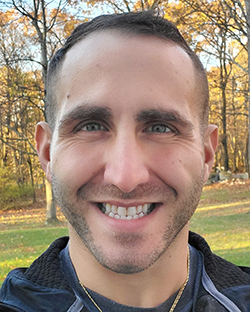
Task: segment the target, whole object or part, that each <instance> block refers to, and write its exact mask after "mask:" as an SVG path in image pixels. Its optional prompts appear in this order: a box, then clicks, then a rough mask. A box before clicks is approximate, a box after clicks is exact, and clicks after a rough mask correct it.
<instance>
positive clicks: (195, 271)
mask: <svg viewBox="0 0 250 312" xmlns="http://www.w3.org/2000/svg"><path fill="white" fill-rule="evenodd" d="M189 248H190V275H189V281H188V283H187V285H186V287H185V289H184V291H183V293H182V296H181V298H180V300H179V302H178V304H177V306H176V308H175V312H178V311H181V312H188V311H191V310H192V305H193V301H194V302H196V300H197V294H198V290H199V288H200V287H201V276H202V265H203V260H202V255H201V254H200V253H199V252H198V251H197V250H196V249H195V248H193V247H192V246H189ZM60 257H61V265H62V270H63V272H64V274H65V276H66V278H67V280H68V283H69V285H70V286H71V287H72V288H73V289H74V290H75V292H76V294H77V295H78V296H79V297H80V298H81V299H82V300H83V302H84V305H85V306H86V307H87V308H88V309H89V310H90V311H97V308H96V307H95V306H94V304H93V303H92V301H91V300H90V299H89V297H88V296H87V295H86V293H85V291H84V290H83V289H82V287H81V285H80V284H79V280H78V278H77V275H76V272H75V269H74V267H73V264H72V262H71V259H70V256H69V250H68V246H67V247H66V248H65V249H63V250H62V251H61V254H60ZM87 291H88V292H89V294H90V295H91V297H92V298H93V299H94V301H95V302H96V303H97V305H98V306H99V307H100V308H101V309H102V310H103V311H109V312H142V311H143V312H165V311H169V310H170V308H171V306H172V304H173V303H174V300H175V298H176V295H177V293H175V294H174V295H172V296H171V297H170V298H168V299H167V300H166V301H165V302H163V303H162V304H160V305H159V306H157V307H154V308H138V307H131V306H127V305H122V304H120V303H117V302H115V301H112V300H110V299H108V298H106V297H103V296H102V295H100V294H98V293H96V292H94V291H92V290H91V289H88V288H87Z"/></svg>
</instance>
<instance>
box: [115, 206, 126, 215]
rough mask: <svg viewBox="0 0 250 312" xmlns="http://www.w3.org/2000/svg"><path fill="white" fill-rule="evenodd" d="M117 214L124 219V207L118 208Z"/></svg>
mask: <svg viewBox="0 0 250 312" xmlns="http://www.w3.org/2000/svg"><path fill="white" fill-rule="evenodd" d="M117 213H118V215H119V216H121V217H126V215H127V209H126V208H125V207H118V209H117Z"/></svg>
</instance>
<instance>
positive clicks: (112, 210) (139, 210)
mask: <svg viewBox="0 0 250 312" xmlns="http://www.w3.org/2000/svg"><path fill="white" fill-rule="evenodd" d="M156 205H157V204H156V203H150V204H144V205H138V206H131V207H120V206H116V205H111V204H109V203H98V204H97V206H98V208H99V209H100V210H101V211H102V212H103V213H104V214H106V215H107V216H109V217H110V218H115V219H120V220H136V219H139V218H142V217H144V216H146V215H148V214H150V213H151V212H152V211H153V210H154V209H155V207H156Z"/></svg>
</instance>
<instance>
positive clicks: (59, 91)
mask: <svg viewBox="0 0 250 312" xmlns="http://www.w3.org/2000/svg"><path fill="white" fill-rule="evenodd" d="M46 103H47V106H46V115H47V121H48V123H45V122H41V123H39V124H38V126H37V130H36V142H37V152H38V156H39V158H40V161H41V165H42V167H43V169H44V171H45V173H46V175H47V178H48V180H49V181H51V182H52V185H53V190H54V194H55V196H56V199H57V201H58V203H59V205H60V207H61V209H62V211H63V213H64V214H65V216H66V218H67V220H68V222H69V237H70V239H69V241H68V238H60V239H59V240H57V241H55V242H54V243H53V244H52V245H51V246H50V248H49V249H48V250H47V251H46V252H45V253H44V254H43V255H42V256H41V257H39V258H38V259H37V260H36V261H35V262H34V263H33V264H32V265H31V266H30V268H28V269H17V270H14V271H12V272H11V273H10V274H9V275H8V277H7V279H6V281H5V282H4V284H3V287H2V291H1V301H2V310H1V311H25V312H29V311H60V312H63V311H71V312H73V311H74V312H75V311H111V312H118V311H121V312H122V311H131V312H132V311H134V312H138V311H150V312H158V311H171V312H173V311H174V312H177V311H199V312H200V311H205V312H206V311H216V312H218V311H231V312H237V311H244V312H246V311H250V299H249V292H250V274H248V273H246V272H244V271H243V269H240V268H238V267H236V266H235V265H233V264H231V263H228V262H226V261H225V260H223V259H221V258H219V257H217V256H215V255H214V254H212V253H211V251H210V249H209V247H208V245H207V244H206V242H205V241H204V240H203V239H202V238H201V237H200V236H198V235H197V234H194V233H189V230H188V223H189V220H190V218H191V216H192V215H193V213H194V211H195V209H196V207H197V205H198V202H199V199H200V195H201V191H202V186H203V183H204V181H206V180H207V179H208V176H209V173H210V171H211V168H212V165H213V159H214V153H215V150H216V147H217V128H216V127H215V126H213V125H207V120H208V86H207V79H206V74H205V71H204V69H203V67H202V65H201V63H200V61H199V59H198V57H197V56H196V55H195V54H194V53H193V52H192V51H191V49H190V48H189V47H188V45H187V44H186V42H185V40H184V39H183V38H182V36H181V35H180V33H179V32H178V30H177V29H176V28H175V26H173V25H172V24H171V23H170V22H168V21H166V20H164V19H162V18H160V17H158V16H155V14H153V13H151V12H142V13H129V14H122V15H109V16H100V17H98V18H96V19H94V20H92V21H91V22H88V23H85V24H82V25H80V26H78V27H77V28H76V30H75V31H74V32H73V33H72V35H71V36H70V37H69V38H68V40H67V41H66V43H65V45H64V47H62V49H60V50H59V51H58V52H57V53H56V54H55V56H54V57H53V59H52V61H51V64H50V68H49V72H48V82H47V101H46ZM188 242H189V243H188Z"/></svg>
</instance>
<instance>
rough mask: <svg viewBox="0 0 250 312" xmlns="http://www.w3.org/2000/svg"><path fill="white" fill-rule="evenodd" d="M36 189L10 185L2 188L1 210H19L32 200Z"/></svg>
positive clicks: (0, 195)
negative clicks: (21, 205) (22, 205)
mask: <svg viewBox="0 0 250 312" xmlns="http://www.w3.org/2000/svg"><path fill="white" fill-rule="evenodd" d="M33 192H34V189H33V187H32V186H31V185H20V186H18V185H15V184H13V185H8V186H6V187H2V188H0V210H6V209H10V208H12V209H13V208H14V209H15V208H19V206H20V203H22V204H25V202H28V201H30V200H31V197H32V195H33Z"/></svg>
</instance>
